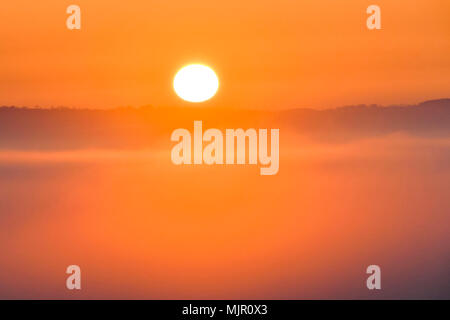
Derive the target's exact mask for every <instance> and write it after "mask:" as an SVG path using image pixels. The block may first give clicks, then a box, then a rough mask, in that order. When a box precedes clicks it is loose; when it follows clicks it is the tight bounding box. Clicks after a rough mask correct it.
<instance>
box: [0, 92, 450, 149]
mask: <svg viewBox="0 0 450 320" xmlns="http://www.w3.org/2000/svg"><path fill="white" fill-rule="evenodd" d="M194 120H203V123H204V126H205V128H211V127H213V128H240V127H241V128H244V129H245V128H280V129H281V130H289V131H291V130H292V131H295V132H296V133H298V134H299V135H302V136H305V137H308V138H310V139H313V140H315V141H318V142H326V143H338V142H342V141H347V140H353V139H359V138H364V137H371V136H379V135H386V134H390V133H394V132H406V133H408V134H410V135H416V136H425V137H450V99H440V100H430V101H425V102H422V103H420V104H418V105H408V106H387V107H384V106H377V105H358V106H344V107H339V108H335V109H327V110H313V109H292V110H284V111H278V112H276V111H273V112H271V111H255V110H253V111H252V110H235V109H232V108H231V109H218V108H208V109H204V108H199V107H195V108H155V107H141V108H117V109H110V110H79V109H67V108H57V109H38V108H17V107H0V149H18V150H20V149H37V150H42V149H45V150H47V149H52V150H61V149H78V148H141V147H151V146H156V145H161V144H167V143H168V142H169V137H170V133H171V132H172V131H173V130H174V129H176V128H182V127H184V128H188V129H191V128H192V123H193V121H194Z"/></svg>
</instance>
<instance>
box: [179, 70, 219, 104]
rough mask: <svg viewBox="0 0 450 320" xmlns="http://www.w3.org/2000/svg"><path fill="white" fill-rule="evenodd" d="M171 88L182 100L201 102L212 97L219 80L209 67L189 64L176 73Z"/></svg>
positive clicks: (217, 87)
mask: <svg viewBox="0 0 450 320" xmlns="http://www.w3.org/2000/svg"><path fill="white" fill-rule="evenodd" d="M173 88H174V90H175V92H176V94H177V95H178V96H179V97H180V98H181V99H183V100H186V101H189V102H203V101H206V100H209V99H211V98H212V97H214V95H215V94H216V92H217V90H218V89H219V78H218V77H217V75H216V73H215V72H214V71H213V69H211V68H210V67H207V66H205V65H202V64H190V65H188V66H185V67H183V68H181V69H180V70H179V71H178V72H177V74H176V75H175V78H174V79H173Z"/></svg>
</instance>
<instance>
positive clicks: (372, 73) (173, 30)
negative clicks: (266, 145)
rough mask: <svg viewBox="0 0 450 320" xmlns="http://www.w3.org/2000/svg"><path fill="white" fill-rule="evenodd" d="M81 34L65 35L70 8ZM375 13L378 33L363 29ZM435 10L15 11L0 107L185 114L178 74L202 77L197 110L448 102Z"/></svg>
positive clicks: (194, 4)
mask: <svg viewBox="0 0 450 320" xmlns="http://www.w3.org/2000/svg"><path fill="white" fill-rule="evenodd" d="M73 3H75V4H78V5H79V6H80V7H81V10H82V29H81V30H80V31H70V30H68V29H67V28H66V25H65V20H66V18H67V16H68V15H67V14H66V13H65V10H66V8H67V6H68V5H70V4H73ZM370 4H378V5H379V6H380V7H381V9H382V28H383V30H380V31H369V30H367V28H366V25H365V23H366V22H365V20H366V17H367V15H366V13H365V9H366V8H367V6H368V5H370ZM449 12H450V2H448V1H442V0H396V1H392V0H376V1H368V0H342V1H330V0H297V1H293V0H278V1H268V0H258V1H254V0H247V1H242V0H227V1H217V0H216V1H206V0H190V1H186V0H170V1H169V0H158V1H156V0H145V1H144V0H128V1H110V0H71V1H63V0H58V1H56V0H41V1H30V0H15V1H10V2H5V3H2V8H1V10H0V39H1V46H0V105H19V106H25V105H26V106H36V105H40V106H45V107H49V106H59V105H65V106H71V107H92V108H107V107H117V106H123V105H131V106H141V105H147V104H151V105H155V106H172V105H187V104H189V103H187V102H183V101H181V100H180V99H179V98H178V97H176V95H175V94H174V92H173V90H172V78H173V76H174V74H175V72H176V71H177V70H178V69H179V68H180V67H182V66H183V65H185V64H188V63H192V62H200V63H205V64H208V65H210V66H211V67H212V68H213V69H214V70H215V71H216V72H217V74H218V76H219V78H220V81H221V87H220V89H219V92H218V95H217V96H216V97H215V98H213V99H212V100H210V101H209V102H207V103H204V104H201V105H202V106H230V107H240V108H271V109H281V108H291V107H317V108H323V107H333V106H338V105H344V104H358V103H380V104H392V103H415V102H419V101H422V100H426V99H432V98H442V97H449V96H450V14H449Z"/></svg>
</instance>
